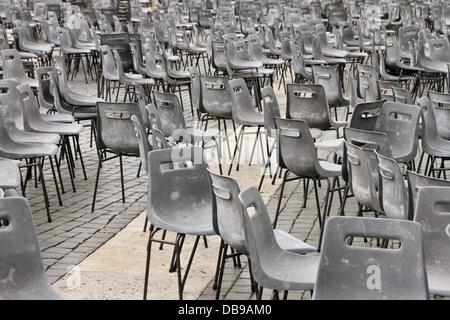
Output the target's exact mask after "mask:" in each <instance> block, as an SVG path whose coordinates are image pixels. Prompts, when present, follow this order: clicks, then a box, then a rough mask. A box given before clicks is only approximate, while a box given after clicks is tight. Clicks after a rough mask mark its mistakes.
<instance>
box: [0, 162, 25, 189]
mask: <svg viewBox="0 0 450 320" xmlns="http://www.w3.org/2000/svg"><path fill="white" fill-rule="evenodd" d="M21 165H22V164H21V162H20V161H14V160H9V159H3V158H0V188H1V190H2V194H3V195H2V198H3V197H4V196H11V195H15V196H17V190H19V189H20V188H21V186H22V178H21V173H20V166H21Z"/></svg>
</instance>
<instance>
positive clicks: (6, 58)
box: [0, 49, 26, 81]
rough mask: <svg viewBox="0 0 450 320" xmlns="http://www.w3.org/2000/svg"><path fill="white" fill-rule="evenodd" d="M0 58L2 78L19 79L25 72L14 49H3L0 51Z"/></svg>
mask: <svg viewBox="0 0 450 320" xmlns="http://www.w3.org/2000/svg"><path fill="white" fill-rule="evenodd" d="M0 57H1V60H2V69H3V79H15V80H18V81H20V80H21V79H23V78H24V77H25V76H26V74H25V68H24V66H23V63H22V60H21V58H20V55H19V52H18V51H17V50H16V49H4V50H1V51H0Z"/></svg>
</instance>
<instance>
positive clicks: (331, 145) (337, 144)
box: [315, 138, 344, 153]
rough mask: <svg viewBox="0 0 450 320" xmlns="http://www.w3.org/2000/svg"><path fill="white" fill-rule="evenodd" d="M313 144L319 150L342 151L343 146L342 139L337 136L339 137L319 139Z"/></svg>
mask: <svg viewBox="0 0 450 320" xmlns="http://www.w3.org/2000/svg"><path fill="white" fill-rule="evenodd" d="M315 146H316V148H317V149H320V150H325V151H328V152H334V153H339V152H342V150H343V148H344V139H343V138H339V139H331V140H324V141H319V142H316V143H315Z"/></svg>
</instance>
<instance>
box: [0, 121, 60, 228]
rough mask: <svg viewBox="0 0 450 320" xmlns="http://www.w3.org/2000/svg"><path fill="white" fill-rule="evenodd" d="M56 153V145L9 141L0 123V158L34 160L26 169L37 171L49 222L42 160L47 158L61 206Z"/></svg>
mask: <svg viewBox="0 0 450 320" xmlns="http://www.w3.org/2000/svg"><path fill="white" fill-rule="evenodd" d="M1 118H2V119H3V117H1ZM57 153H58V146H57V145H56V144H43V143H41V144H37V143H36V144H31V143H23V142H16V141H14V140H12V139H11V137H10V135H9V132H8V130H7V129H6V127H5V126H4V125H2V123H0V157H2V158H6V159H10V160H36V161H30V162H29V164H28V165H27V166H28V167H33V166H34V167H37V168H38V169H39V178H40V181H41V186H42V193H43V195H44V202H45V208H46V211H47V220H48V221H49V222H51V221H52V219H51V214H50V202H49V200H48V194H47V188H46V183H45V177H44V171H43V158H45V157H48V158H49V161H50V164H51V167H52V172H53V178H54V182H55V186H56V191H57V194H58V199H59V201H60V204H61V200H60V195H59V189H58V182H57V180H56V175H55V171H54V165H53V160H52V157H54V156H55V155H56V154H57ZM24 188H25V187H23V189H22V193H23V192H24Z"/></svg>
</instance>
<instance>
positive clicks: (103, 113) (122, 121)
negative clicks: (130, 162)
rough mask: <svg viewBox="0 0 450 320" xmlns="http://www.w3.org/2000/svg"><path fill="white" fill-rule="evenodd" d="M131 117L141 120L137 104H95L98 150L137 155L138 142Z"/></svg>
mask: <svg viewBox="0 0 450 320" xmlns="http://www.w3.org/2000/svg"><path fill="white" fill-rule="evenodd" d="M132 115H136V116H137V117H138V118H139V119H142V114H141V111H140V109H139V107H138V105H137V103H134V102H133V103H131V102H130V103H114V102H97V145H98V148H99V149H100V150H102V149H111V150H113V151H114V152H115V153H117V154H123V155H136V156H138V155H139V141H138V139H137V137H136V133H135V131H134V125H133V121H132V120H131V116H132ZM141 121H142V120H141Z"/></svg>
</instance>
